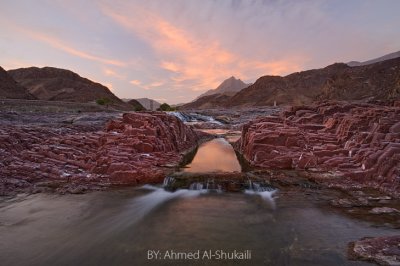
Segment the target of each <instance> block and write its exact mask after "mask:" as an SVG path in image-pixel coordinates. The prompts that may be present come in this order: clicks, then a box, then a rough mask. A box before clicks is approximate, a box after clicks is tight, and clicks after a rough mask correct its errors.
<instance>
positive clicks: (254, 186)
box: [244, 178, 278, 209]
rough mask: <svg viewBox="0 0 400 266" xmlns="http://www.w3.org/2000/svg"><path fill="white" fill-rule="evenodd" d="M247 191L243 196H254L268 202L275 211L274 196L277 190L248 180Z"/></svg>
mask: <svg viewBox="0 0 400 266" xmlns="http://www.w3.org/2000/svg"><path fill="white" fill-rule="evenodd" d="M247 182H248V187H249V188H248V189H246V190H245V191H244V193H245V194H248V195H256V196H260V197H261V198H262V199H263V200H265V201H266V202H268V203H269V204H270V205H271V207H272V208H273V209H275V207H276V204H275V197H274V196H275V194H276V193H277V192H278V190H277V189H275V188H273V187H271V186H269V185H264V184H260V183H259V182H254V181H251V180H250V178H249V179H248V181H247Z"/></svg>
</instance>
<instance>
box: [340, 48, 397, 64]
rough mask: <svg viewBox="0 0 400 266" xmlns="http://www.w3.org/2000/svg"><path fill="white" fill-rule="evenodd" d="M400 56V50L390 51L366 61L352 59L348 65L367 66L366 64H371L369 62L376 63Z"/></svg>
mask: <svg viewBox="0 0 400 266" xmlns="http://www.w3.org/2000/svg"><path fill="white" fill-rule="evenodd" d="M398 57H400V51H398V52H394V53H390V54H387V55H384V56H381V57H378V58H375V59H371V60H368V61H365V62H358V61H351V62H348V63H347V65H348V66H365V65H369V64H374V63H378V62H382V61H385V60H390V59H394V58H398Z"/></svg>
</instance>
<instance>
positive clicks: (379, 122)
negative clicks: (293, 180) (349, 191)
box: [235, 102, 400, 196]
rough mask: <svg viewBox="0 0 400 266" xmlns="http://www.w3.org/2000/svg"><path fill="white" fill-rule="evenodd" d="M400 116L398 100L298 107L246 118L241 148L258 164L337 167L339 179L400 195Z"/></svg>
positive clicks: (289, 166)
mask: <svg viewBox="0 0 400 266" xmlns="http://www.w3.org/2000/svg"><path fill="white" fill-rule="evenodd" d="M399 121H400V107H396V106H393V107H390V106H380V105H373V104H349V103H343V102H342V103H325V104H320V105H317V106H314V107H307V106H302V107H292V108H291V110H290V111H285V112H282V113H281V114H280V115H279V116H267V117H265V118H261V119H258V120H255V121H252V122H250V123H248V124H246V125H245V126H244V128H243V131H242V136H241V139H240V140H238V141H237V142H236V143H235V148H236V149H237V150H239V151H240V152H242V153H243V154H244V156H245V158H246V159H247V160H248V161H249V162H250V163H251V164H252V165H253V166H256V167H260V168H263V169H318V170H322V171H325V172H326V171H330V172H332V171H337V172H336V174H335V175H336V176H337V177H340V178H337V179H335V180H336V182H337V184H336V185H343V186H346V184H347V183H348V182H350V183H352V184H359V185H362V186H369V187H375V188H378V189H381V190H383V191H386V192H389V193H393V194H396V195H397V196H399V195H400V179H399V176H400V122H399ZM321 176H322V175H321ZM329 182H332V180H330V181H329ZM333 182H335V181H333ZM348 187H351V185H348Z"/></svg>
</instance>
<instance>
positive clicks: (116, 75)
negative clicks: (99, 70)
mask: <svg viewBox="0 0 400 266" xmlns="http://www.w3.org/2000/svg"><path fill="white" fill-rule="evenodd" d="M103 72H104V74H105V75H106V76H109V77H114V78H117V79H121V80H123V79H125V76H124V75H121V74H119V73H118V72H117V71H115V70H112V69H110V68H104V69H103Z"/></svg>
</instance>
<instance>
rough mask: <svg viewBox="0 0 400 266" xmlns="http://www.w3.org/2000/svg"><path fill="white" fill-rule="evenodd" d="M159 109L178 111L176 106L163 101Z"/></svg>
mask: <svg viewBox="0 0 400 266" xmlns="http://www.w3.org/2000/svg"><path fill="white" fill-rule="evenodd" d="M157 110H159V111H176V108H174V107H171V106H170V105H169V104H167V103H163V104H161V105H160V108H158V109H157Z"/></svg>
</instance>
